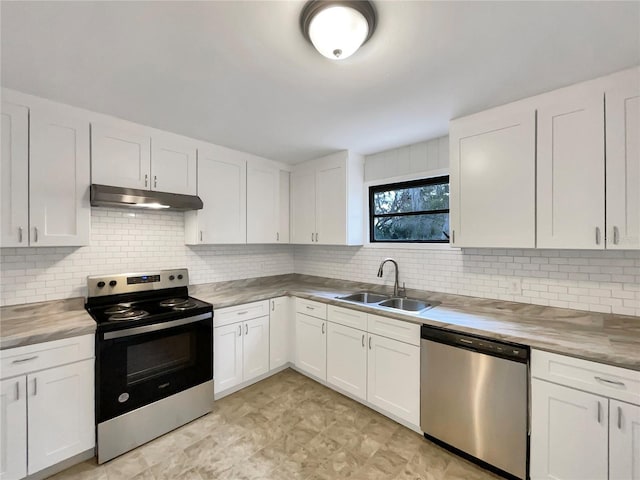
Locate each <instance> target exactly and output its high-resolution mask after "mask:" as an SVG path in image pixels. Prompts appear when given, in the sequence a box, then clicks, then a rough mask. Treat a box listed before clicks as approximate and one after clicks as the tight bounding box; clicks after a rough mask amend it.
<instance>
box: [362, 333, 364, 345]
mask: <svg viewBox="0 0 640 480" xmlns="http://www.w3.org/2000/svg"><path fill="white" fill-rule="evenodd" d="M362 348H364V333H363V334H362Z"/></svg>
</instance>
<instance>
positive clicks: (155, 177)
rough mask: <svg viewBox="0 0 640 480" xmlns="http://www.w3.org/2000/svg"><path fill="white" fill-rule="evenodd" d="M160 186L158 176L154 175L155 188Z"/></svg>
mask: <svg viewBox="0 0 640 480" xmlns="http://www.w3.org/2000/svg"><path fill="white" fill-rule="evenodd" d="M157 186H158V176H157V175H154V176H153V188H156V187H157Z"/></svg>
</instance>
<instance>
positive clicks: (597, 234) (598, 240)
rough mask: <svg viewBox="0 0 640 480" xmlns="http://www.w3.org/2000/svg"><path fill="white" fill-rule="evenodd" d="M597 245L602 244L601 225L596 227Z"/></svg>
mask: <svg viewBox="0 0 640 480" xmlns="http://www.w3.org/2000/svg"><path fill="white" fill-rule="evenodd" d="M596 245H600V227H596Z"/></svg>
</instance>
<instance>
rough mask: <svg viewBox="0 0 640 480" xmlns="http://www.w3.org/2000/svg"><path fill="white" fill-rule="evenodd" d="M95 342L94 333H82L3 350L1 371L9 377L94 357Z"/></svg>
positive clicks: (0, 357)
mask: <svg viewBox="0 0 640 480" xmlns="http://www.w3.org/2000/svg"><path fill="white" fill-rule="evenodd" d="M94 344H95V336H94V335H82V336H80V337H71V338H63V339H61V340H54V341H52V342H44V343H36V344H34V345H26V346H24V347H16V348H9V349H7V350H2V351H0V372H2V373H1V375H2V378H8V377H14V376H16V375H24V374H27V373H30V372H35V371H38V370H43V369H45V368H52V367H56V366H58V365H64V364H67V363H73V362H77V361H79V360H85V359H88V358H93V356H94Z"/></svg>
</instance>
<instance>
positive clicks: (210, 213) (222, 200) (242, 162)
mask: <svg viewBox="0 0 640 480" xmlns="http://www.w3.org/2000/svg"><path fill="white" fill-rule="evenodd" d="M246 188H247V162H246V159H245V156H244V154H241V153H240V152H234V151H233V150H229V149H227V148H223V147H214V146H213V145H212V146H211V147H209V148H200V149H199V150H198V196H199V197H200V198H201V199H202V203H203V204H204V208H203V209H202V210H195V211H190V212H186V215H185V241H186V243H187V244H188V245H197V244H216V243H217V244H231V243H246V242H247V194H246Z"/></svg>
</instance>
